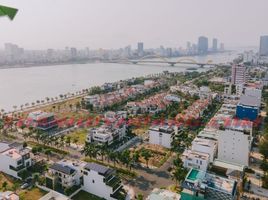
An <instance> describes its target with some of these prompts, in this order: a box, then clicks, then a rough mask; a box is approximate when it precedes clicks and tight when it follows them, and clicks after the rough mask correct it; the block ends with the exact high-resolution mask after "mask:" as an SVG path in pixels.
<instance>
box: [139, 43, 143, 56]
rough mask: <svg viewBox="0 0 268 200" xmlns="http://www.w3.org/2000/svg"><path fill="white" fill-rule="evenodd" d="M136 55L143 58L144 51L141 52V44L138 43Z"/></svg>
mask: <svg viewBox="0 0 268 200" xmlns="http://www.w3.org/2000/svg"><path fill="white" fill-rule="evenodd" d="M138 55H139V56H143V55H144V51H143V42H138Z"/></svg>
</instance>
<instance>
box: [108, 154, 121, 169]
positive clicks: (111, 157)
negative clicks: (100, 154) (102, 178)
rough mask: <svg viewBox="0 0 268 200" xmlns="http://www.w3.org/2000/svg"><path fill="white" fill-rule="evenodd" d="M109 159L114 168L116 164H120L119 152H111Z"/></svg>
mask: <svg viewBox="0 0 268 200" xmlns="http://www.w3.org/2000/svg"><path fill="white" fill-rule="evenodd" d="M108 156H109V159H110V160H111V161H112V162H113V163H114V167H115V165H116V163H118V157H119V156H118V153H117V152H110V153H109V155H108Z"/></svg>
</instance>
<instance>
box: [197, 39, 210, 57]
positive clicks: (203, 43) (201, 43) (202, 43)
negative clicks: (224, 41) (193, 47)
mask: <svg viewBox="0 0 268 200" xmlns="http://www.w3.org/2000/svg"><path fill="white" fill-rule="evenodd" d="M207 52H208V38H207V37H204V36H200V37H199V38H198V53H199V54H206V53H207Z"/></svg>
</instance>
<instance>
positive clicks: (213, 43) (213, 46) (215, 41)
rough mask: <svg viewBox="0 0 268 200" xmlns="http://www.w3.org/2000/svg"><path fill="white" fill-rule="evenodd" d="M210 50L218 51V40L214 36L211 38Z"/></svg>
mask: <svg viewBox="0 0 268 200" xmlns="http://www.w3.org/2000/svg"><path fill="white" fill-rule="evenodd" d="M212 51H214V52H216V51H218V40H217V39H216V38H213V40H212Z"/></svg>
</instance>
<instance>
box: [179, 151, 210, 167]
mask: <svg viewBox="0 0 268 200" xmlns="http://www.w3.org/2000/svg"><path fill="white" fill-rule="evenodd" d="M209 157H210V156H209V154H207V153H202V152H198V151H194V150H185V151H184V152H183V154H182V157H181V159H182V162H183V167H185V168H188V169H190V168H195V169H200V170H203V171H207V168H208V166H209V162H210V158H209Z"/></svg>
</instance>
